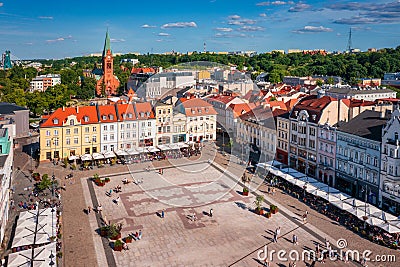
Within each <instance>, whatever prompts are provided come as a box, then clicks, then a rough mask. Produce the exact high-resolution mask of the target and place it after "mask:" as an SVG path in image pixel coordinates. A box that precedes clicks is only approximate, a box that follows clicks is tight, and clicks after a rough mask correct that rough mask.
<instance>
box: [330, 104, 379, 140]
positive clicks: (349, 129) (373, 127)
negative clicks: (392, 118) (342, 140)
mask: <svg viewBox="0 0 400 267" xmlns="http://www.w3.org/2000/svg"><path fill="white" fill-rule="evenodd" d="M386 122H387V119H386V118H382V117H381V113H380V112H377V111H372V110H365V111H364V112H362V113H361V114H359V115H358V116H356V117H354V118H353V119H351V120H350V121H349V122H347V123H344V124H342V125H341V126H340V127H339V128H338V130H339V131H340V132H345V133H349V134H353V135H356V136H360V137H363V138H366V139H370V140H374V141H382V129H383V126H384V125H385V124H386Z"/></svg>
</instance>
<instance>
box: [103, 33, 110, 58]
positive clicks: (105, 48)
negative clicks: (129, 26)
mask: <svg viewBox="0 0 400 267" xmlns="http://www.w3.org/2000/svg"><path fill="white" fill-rule="evenodd" d="M107 50H110V52H111V45H110V36H109V35H108V29H107V32H106V39H105V41H104V49H103V57H105V55H106V54H107Z"/></svg>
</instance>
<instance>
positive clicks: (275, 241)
mask: <svg viewBox="0 0 400 267" xmlns="http://www.w3.org/2000/svg"><path fill="white" fill-rule="evenodd" d="M273 242H274V243H277V242H278V236H277V235H276V233H274V239H273Z"/></svg>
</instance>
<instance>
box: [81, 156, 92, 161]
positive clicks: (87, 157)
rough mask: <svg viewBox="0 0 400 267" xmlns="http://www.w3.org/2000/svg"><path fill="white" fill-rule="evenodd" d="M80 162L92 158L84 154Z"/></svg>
mask: <svg viewBox="0 0 400 267" xmlns="http://www.w3.org/2000/svg"><path fill="white" fill-rule="evenodd" d="M81 160H82V161H87V160H92V156H91V155H90V154H85V155H82V156H81Z"/></svg>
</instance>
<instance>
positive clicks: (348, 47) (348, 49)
mask: <svg viewBox="0 0 400 267" xmlns="http://www.w3.org/2000/svg"><path fill="white" fill-rule="evenodd" d="M352 46H353V44H352V43H351V27H350V31H349V40H348V41H347V51H348V52H349V53H351V49H352V48H351V47H352Z"/></svg>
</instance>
